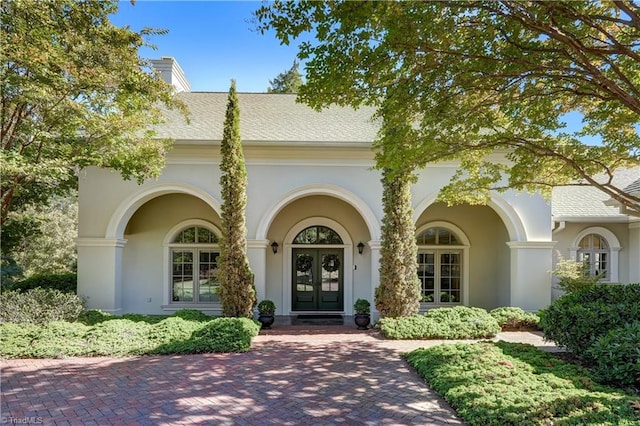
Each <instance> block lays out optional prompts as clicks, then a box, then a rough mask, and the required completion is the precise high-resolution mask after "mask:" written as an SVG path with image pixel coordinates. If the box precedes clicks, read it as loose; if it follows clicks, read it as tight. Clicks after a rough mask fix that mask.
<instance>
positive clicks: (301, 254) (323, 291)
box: [291, 225, 345, 311]
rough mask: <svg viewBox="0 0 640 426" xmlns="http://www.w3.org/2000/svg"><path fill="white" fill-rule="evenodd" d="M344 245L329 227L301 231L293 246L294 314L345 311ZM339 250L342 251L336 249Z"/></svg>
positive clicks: (292, 295)
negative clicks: (296, 312) (297, 312)
mask: <svg viewBox="0 0 640 426" xmlns="http://www.w3.org/2000/svg"><path fill="white" fill-rule="evenodd" d="M343 244H344V243H343V241H342V238H340V235H338V233H337V232H335V231H334V230H333V229H331V228H329V227H326V226H318V225H314V226H309V227H307V228H305V229H303V230H302V231H300V232H299V233H298V234H297V235H296V237H295V238H294V239H293V242H292V246H291V284H292V288H291V308H292V310H293V311H342V310H343V309H344V263H345V262H344V248H343V247H339V246H342V245H343ZM336 246H338V247H336Z"/></svg>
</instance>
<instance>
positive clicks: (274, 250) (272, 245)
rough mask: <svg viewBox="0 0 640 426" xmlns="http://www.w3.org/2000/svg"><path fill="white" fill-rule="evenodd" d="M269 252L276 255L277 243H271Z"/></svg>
mask: <svg viewBox="0 0 640 426" xmlns="http://www.w3.org/2000/svg"><path fill="white" fill-rule="evenodd" d="M271 250H272V251H273V254H276V253H278V243H276V242H275V241H274V242H272V243H271Z"/></svg>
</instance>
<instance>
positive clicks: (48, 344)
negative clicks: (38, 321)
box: [29, 321, 89, 358]
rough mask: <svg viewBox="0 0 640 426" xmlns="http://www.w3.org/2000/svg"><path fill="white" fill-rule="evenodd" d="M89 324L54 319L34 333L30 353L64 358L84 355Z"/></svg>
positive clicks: (42, 356)
mask: <svg viewBox="0 0 640 426" xmlns="http://www.w3.org/2000/svg"><path fill="white" fill-rule="evenodd" d="M88 329H89V327H88V326H86V325H84V324H82V323H79V322H66V321H53V322H50V323H48V324H46V325H43V326H42V327H40V329H39V330H38V332H37V333H35V335H34V340H33V342H32V343H31V345H32V346H31V348H30V352H29V355H30V356H32V357H35V358H64V357H68V356H79V355H84V354H85V353H86V352H87V347H88V343H87V341H86V339H85V334H86V333H87V330H88Z"/></svg>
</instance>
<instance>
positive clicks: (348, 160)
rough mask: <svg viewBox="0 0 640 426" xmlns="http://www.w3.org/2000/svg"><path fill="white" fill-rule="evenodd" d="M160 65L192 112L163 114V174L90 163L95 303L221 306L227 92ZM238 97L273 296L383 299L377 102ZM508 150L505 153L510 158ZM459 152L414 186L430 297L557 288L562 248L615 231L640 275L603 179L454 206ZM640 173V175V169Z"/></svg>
mask: <svg viewBox="0 0 640 426" xmlns="http://www.w3.org/2000/svg"><path fill="white" fill-rule="evenodd" d="M156 66H157V67H158V68H159V69H162V70H163V76H164V78H165V79H167V81H171V82H173V83H174V85H176V88H177V91H179V92H181V93H180V94H179V96H180V98H181V99H182V100H183V101H184V102H185V103H186V105H187V106H188V108H189V110H190V114H191V122H190V124H187V123H185V122H184V121H183V120H182V118H181V117H180V116H179V114H178V113H168V120H167V123H165V124H164V125H163V126H161V127H159V128H158V129H157V130H158V133H159V136H161V137H171V138H173V139H174V140H175V144H174V147H173V149H172V150H171V151H170V152H169V153H168V155H167V165H166V167H165V169H164V171H163V173H162V175H161V176H160V177H159V178H158V179H157V180H149V181H147V182H144V183H143V184H141V185H138V184H137V183H135V182H131V181H124V180H123V179H122V178H121V177H120V176H119V175H118V174H117V173H114V172H111V171H109V170H105V169H99V168H95V167H91V168H87V169H86V170H84V171H83V172H82V173H81V175H80V179H79V180H80V185H79V186H80V198H79V232H78V233H79V235H78V241H77V246H78V293H79V294H80V295H81V296H83V297H85V298H86V300H87V304H88V307H90V308H99V309H102V310H104V311H108V312H113V313H126V312H137V313H145V314H166V313H170V312H172V311H175V310H177V309H180V308H197V309H201V310H203V311H205V312H207V313H210V314H217V313H220V312H221V309H220V304H219V302H218V299H217V296H216V293H215V289H216V283H215V280H214V279H213V277H212V273H213V271H214V270H215V268H216V261H217V255H218V252H219V251H218V245H217V242H218V237H219V235H220V204H221V196H220V186H219V180H220V169H219V164H220V150H219V146H220V139H221V137H222V130H223V129H222V127H223V121H224V112H225V108H226V102H227V93H209V92H189V89H188V87H189V86H188V81H187V80H186V78H185V77H184V74H183V73H182V70H180V68H179V66H178V64H177V63H176V62H175V61H174V60H173V59H171V58H163V59H162V60H159V61H156ZM238 97H239V103H240V109H241V112H240V117H241V118H240V120H241V135H242V140H243V147H244V155H245V160H246V167H247V173H248V188H247V200H248V201H247V209H246V222H247V240H248V246H247V255H248V258H249V261H250V264H251V268H252V271H253V273H254V274H255V286H256V290H257V292H258V299H259V300H261V299H264V298H268V299H271V300H273V301H274V302H275V303H276V305H277V313H278V314H279V315H294V314H297V313H340V314H344V315H351V314H352V313H353V303H354V301H355V300H356V299H358V298H365V299H368V300H370V301H373V295H374V290H375V288H376V287H377V286H378V284H379V273H378V268H379V257H380V228H381V222H382V217H383V212H382V204H381V200H382V187H381V183H380V172H379V171H377V170H374V169H373V168H372V167H373V165H374V159H373V153H372V150H371V143H372V141H373V140H374V139H375V137H376V130H377V128H376V125H375V123H374V122H372V121H371V114H372V110H370V109H366V108H362V109H359V110H352V109H349V108H341V107H331V108H328V109H327V110H325V111H322V112H316V111H313V110H311V109H310V108H308V107H306V106H305V105H302V104H298V103H296V101H295V96H294V95H283V94H264V93H240V94H239V95H238ZM503 160H504V159H503V158H502V156H501V155H499V154H496V156H495V161H503ZM456 167H457V164H456V163H455V162H445V163H438V164H433V165H430V166H428V167H427V168H425V169H424V170H422V171H420V173H419V175H418V180H417V182H416V183H415V185H414V186H413V207H414V211H415V213H414V220H415V224H416V238H417V240H418V245H419V256H418V263H419V271H418V274H419V277H420V280H421V283H422V287H423V304H422V306H423V308H424V309H428V308H430V307H436V306H451V305H459V304H462V305H469V306H479V307H483V308H487V309H491V308H495V307H499V306H519V307H522V308H523V309H525V310H530V311H535V310H537V309H540V308H543V307H545V306H547V305H548V304H549V303H550V301H551V299H552V295H553V290H552V276H551V273H550V271H551V270H552V268H553V264H554V261H555V260H554V259H555V257H554V256H555V255H554V253H555V252H556V250H558V251H559V252H561V253H563V254H565V255H573V256H576V255H578V254H580V255H582V256H584V254H581V253H584V252H585V250H587V249H588V247H587V248H585V247H583V244H582V240H583V239H584V237H587V236H591V235H599V236H600V237H602V238H603V239H604V241H606V243H607V244H608V246H607V247H608V250H609V251H608V252H607V253H608V255H606V256H609V257H607V260H606V262H607V268H608V270H610V273H609V278H608V279H612V280H614V281H640V266H639V263H640V262H638V259H640V254H639V247H640V223H639V222H638V221H637V220H636V219H632V218H630V217H629V216H627V215H625V214H623V213H620V212H619V211H618V210H617V209H616V207H611V206H606V205H604V204H603V202H602V200H600V199H598V200H597V202H596V200H595V198H597V197H596V196H597V195H598V194H591V193H590V194H591V195H590V198H589V205H585V204H583V203H584V201H585V199H584V198H583V197H581V196H578V198H576V199H575V200H574V199H570V198H569V197H568V196H566V194H565V193H563V194H562V196H561V199H562V202H561V203H560V204H556V203H555V201H554V202H553V203H549V202H548V201H546V200H545V199H543V197H541V196H540V195H538V194H523V193H517V192H506V193H501V194H499V193H495V194H493V195H492V198H491V200H490V202H489V204H488V205H486V206H457V207H446V206H444V205H442V204H440V203H438V202H436V201H435V200H436V196H437V194H438V191H439V190H440V188H441V187H442V186H443V185H445V184H446V183H447V182H448V181H449V179H450V177H451V176H452V175H453V174H454V172H455V171H456ZM634 173H635V178H636V179H638V178H640V169H636V170H635V172H634ZM632 178H633V176H631V177H630V178H629V179H630V180H633V179H632ZM561 190H562V189H559V191H561ZM567 191H568V192H571V190H569V189H567ZM554 195H555V194H554ZM604 201H606V200H604ZM592 203H593V205H594V206H595V205H597V209H598V210H597V213H594V214H592V213H593V211H595V210H593V211H592ZM552 205H553V206H554V207H553V209H552ZM601 209H602V214H601V213H600V212H601ZM604 209H606V214H605V213H604V211H605V210H604ZM583 210H584V211H583ZM583 213H584V214H583ZM590 238H592V237H590ZM591 240H593V238H592V239H591ZM598 243H599V244H600V240H598ZM581 244H582V245H581ZM592 246H593V244H592ZM591 249H593V247H591ZM590 253H591V254H590V256H594V255H593V250H592V252H590ZM598 253H600V254H599V256H600V258H602V257H601V256H602V255H601V252H598ZM606 256H605V257H606ZM601 261H602V260H601Z"/></svg>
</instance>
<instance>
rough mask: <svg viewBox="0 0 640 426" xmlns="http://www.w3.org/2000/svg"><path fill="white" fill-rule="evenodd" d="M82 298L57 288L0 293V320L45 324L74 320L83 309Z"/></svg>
mask: <svg viewBox="0 0 640 426" xmlns="http://www.w3.org/2000/svg"><path fill="white" fill-rule="evenodd" d="M83 309H84V308H83V303H82V299H80V298H79V297H78V296H76V295H75V294H69V293H63V292H61V291H59V290H54V289H44V288H34V289H31V290H28V291H26V292H24V293H20V292H17V291H5V292H2V294H0V321H3V322H13V323H32V324H46V323H48V322H51V321H75V320H76V319H78V316H79V315H80V313H81V312H82V310H83Z"/></svg>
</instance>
